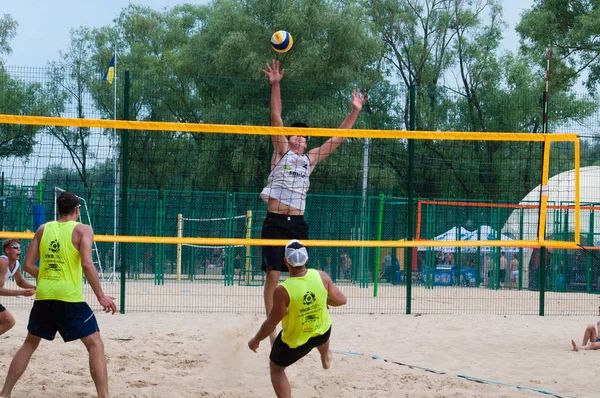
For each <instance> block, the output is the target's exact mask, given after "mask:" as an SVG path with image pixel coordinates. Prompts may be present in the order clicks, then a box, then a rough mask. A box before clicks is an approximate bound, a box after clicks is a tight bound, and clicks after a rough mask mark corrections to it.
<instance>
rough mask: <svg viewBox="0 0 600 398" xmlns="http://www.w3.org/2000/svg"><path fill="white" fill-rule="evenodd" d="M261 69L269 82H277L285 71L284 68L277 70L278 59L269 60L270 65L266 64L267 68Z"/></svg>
mask: <svg viewBox="0 0 600 398" xmlns="http://www.w3.org/2000/svg"><path fill="white" fill-rule="evenodd" d="M262 71H263V73H264V74H265V75H267V77H268V78H269V83H271V84H274V83H279V81H281V79H282V78H283V75H284V73H285V69H281V70H279V61H277V60H275V59H274V60H272V61H271V65H269V64H267V68H266V69H263V70H262Z"/></svg>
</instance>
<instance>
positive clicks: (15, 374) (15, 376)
mask: <svg viewBox="0 0 600 398" xmlns="http://www.w3.org/2000/svg"><path fill="white" fill-rule="evenodd" d="M41 339H42V338H41V337H38V336H34V335H32V334H31V333H27V337H25V342H24V343H23V345H22V346H21V348H19V350H18V351H17V353H16V354H15V356H14V357H13V359H12V361H11V363H10V367H9V368H8V375H6V380H5V381H4V387H2V391H0V397H10V394H11V392H12V389H13V387H14V386H15V384H16V383H17V381H18V380H19V378H21V376H22V375H23V373H24V372H25V369H27V365H29V360H30V359H31V356H32V355H33V353H34V352H35V350H36V349H37V348H38V346H39V345H40V341H41Z"/></svg>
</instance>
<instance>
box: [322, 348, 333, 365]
mask: <svg viewBox="0 0 600 398" xmlns="http://www.w3.org/2000/svg"><path fill="white" fill-rule="evenodd" d="M331 361H333V353H332V352H331V350H327V355H325V357H321V363H322V364H323V369H329V367H331Z"/></svg>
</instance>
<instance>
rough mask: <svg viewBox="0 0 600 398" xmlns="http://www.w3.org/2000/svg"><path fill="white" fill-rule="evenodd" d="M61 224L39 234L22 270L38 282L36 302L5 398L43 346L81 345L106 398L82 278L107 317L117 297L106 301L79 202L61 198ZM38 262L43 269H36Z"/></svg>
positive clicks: (101, 354) (91, 236)
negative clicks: (52, 342) (50, 343)
mask: <svg viewBox="0 0 600 398" xmlns="http://www.w3.org/2000/svg"><path fill="white" fill-rule="evenodd" d="M56 205H57V208H58V213H59V215H60V218H59V219H58V220H57V221H53V222H49V223H46V224H44V225H42V226H40V227H39V228H38V230H37V231H36V232H35V235H34V237H33V240H32V242H31V245H29V249H28V250H27V255H26V256H25V261H24V262H23V269H24V270H25V272H27V273H28V274H30V275H31V276H33V277H35V278H37V289H36V294H37V295H36V299H35V302H34V303H33V308H32V309H31V313H30V314H29V324H28V325H27V331H28V333H27V337H26V338H25V342H24V343H23V345H22V346H21V348H19V350H18V351H17V353H16V354H15V356H14V358H13V360H12V362H11V363H10V367H9V369H8V375H7V376H6V379H5V381H4V386H3V387H2V391H0V396H1V397H10V394H11V392H12V389H13V387H14V386H15V384H16V383H17V381H18V380H19V378H20V377H21V375H22V374H23V373H24V372H25V369H26V368H27V365H28V364H29V361H30V360H31V356H32V355H33V353H34V352H35V350H36V349H37V348H38V346H39V344H40V341H41V340H42V339H45V340H54V337H55V336H56V333H57V332H58V333H60V335H61V336H62V338H63V340H64V341H65V342H69V341H74V340H81V342H82V343H83V344H84V345H85V347H86V348H87V350H88V354H89V364H90V373H91V374H92V376H93V377H92V379H93V381H94V384H95V385H96V391H97V393H98V397H99V398H104V397H108V374H107V370H106V358H105V356H104V344H103V343H102V339H101V338H100V329H99V328H98V323H97V321H96V317H95V316H94V312H93V311H92V309H91V308H90V307H89V306H88V305H87V303H86V302H85V300H84V299H83V294H82V289H81V288H82V278H83V274H85V277H86V279H87V282H88V284H89V285H90V287H91V288H92V290H93V291H94V294H95V295H96V298H97V299H98V302H99V303H100V305H101V306H102V308H103V309H104V311H106V312H112V313H113V314H114V313H115V311H116V309H117V307H116V306H115V303H114V297H109V296H105V295H104V292H103V291H102V286H101V285H100V279H99V278H98V273H97V272H96V267H95V266H94V264H93V262H92V243H93V241H94V231H92V228H91V227H90V226H89V225H83V224H79V223H78V222H77V220H78V219H79V198H78V197H77V196H76V195H74V194H73V193H71V192H62V193H61V194H60V195H59V196H58V198H57V199H56ZM38 259H40V268H39V269H38V267H37V266H36V265H35V263H36V261H37V260H38Z"/></svg>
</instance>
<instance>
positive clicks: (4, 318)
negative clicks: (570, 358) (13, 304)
mask: <svg viewBox="0 0 600 398" xmlns="http://www.w3.org/2000/svg"><path fill="white" fill-rule="evenodd" d="M13 326H15V318H13V316H12V315H11V313H10V312H8V311H2V312H0V336H2V335H3V334H4V333H6V332H8V331H9V330H10V329H12V328H13Z"/></svg>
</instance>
